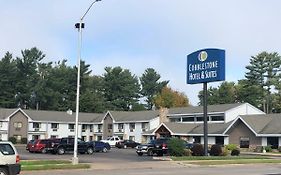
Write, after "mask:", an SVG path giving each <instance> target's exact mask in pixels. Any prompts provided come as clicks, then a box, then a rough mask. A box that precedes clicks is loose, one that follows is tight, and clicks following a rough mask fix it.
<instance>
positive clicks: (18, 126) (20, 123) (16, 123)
mask: <svg viewBox="0 0 281 175" xmlns="http://www.w3.org/2000/svg"><path fill="white" fill-rule="evenodd" d="M14 127H15V128H16V129H20V128H22V122H15V123H14Z"/></svg>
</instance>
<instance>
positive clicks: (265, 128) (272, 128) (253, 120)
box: [240, 114, 281, 134]
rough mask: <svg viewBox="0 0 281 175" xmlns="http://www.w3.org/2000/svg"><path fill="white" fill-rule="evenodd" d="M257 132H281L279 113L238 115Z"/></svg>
mask: <svg viewBox="0 0 281 175" xmlns="http://www.w3.org/2000/svg"><path fill="white" fill-rule="evenodd" d="M240 117H241V118H242V119H243V120H244V121H245V122H246V123H247V124H248V125H249V126H250V127H251V128H252V129H253V130H254V131H255V132H256V133H257V134H281V114H261V115H243V116H240Z"/></svg>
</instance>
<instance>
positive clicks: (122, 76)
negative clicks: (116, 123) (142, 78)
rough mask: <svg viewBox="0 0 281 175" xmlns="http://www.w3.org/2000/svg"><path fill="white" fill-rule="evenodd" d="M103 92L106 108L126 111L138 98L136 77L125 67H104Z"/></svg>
mask: <svg viewBox="0 0 281 175" xmlns="http://www.w3.org/2000/svg"><path fill="white" fill-rule="evenodd" d="M105 71H106V73H105V74H104V78H103V80H104V84H103V88H104V89H103V93H104V97H105V99H106V102H107V107H108V109H113V110H125V111H128V110H130V108H131V105H132V104H134V103H136V102H137V101H138V98H139V92H140V85H139V83H138V78H137V77H136V76H135V75H132V74H131V72H130V71H129V70H127V69H124V70H123V69H122V68H121V67H114V68H111V67H106V68H105Z"/></svg>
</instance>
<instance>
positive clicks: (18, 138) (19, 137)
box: [14, 135, 21, 143]
mask: <svg viewBox="0 0 281 175" xmlns="http://www.w3.org/2000/svg"><path fill="white" fill-rule="evenodd" d="M14 137H15V138H16V140H17V143H20V142H21V135H14Z"/></svg>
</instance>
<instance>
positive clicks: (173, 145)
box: [168, 138, 185, 156]
mask: <svg viewBox="0 0 281 175" xmlns="http://www.w3.org/2000/svg"><path fill="white" fill-rule="evenodd" d="M168 145H169V153H170V155H171V156H183V155H184V148H185V144H184V141H183V140H181V139H179V138H171V139H170V140H169V141H168Z"/></svg>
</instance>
